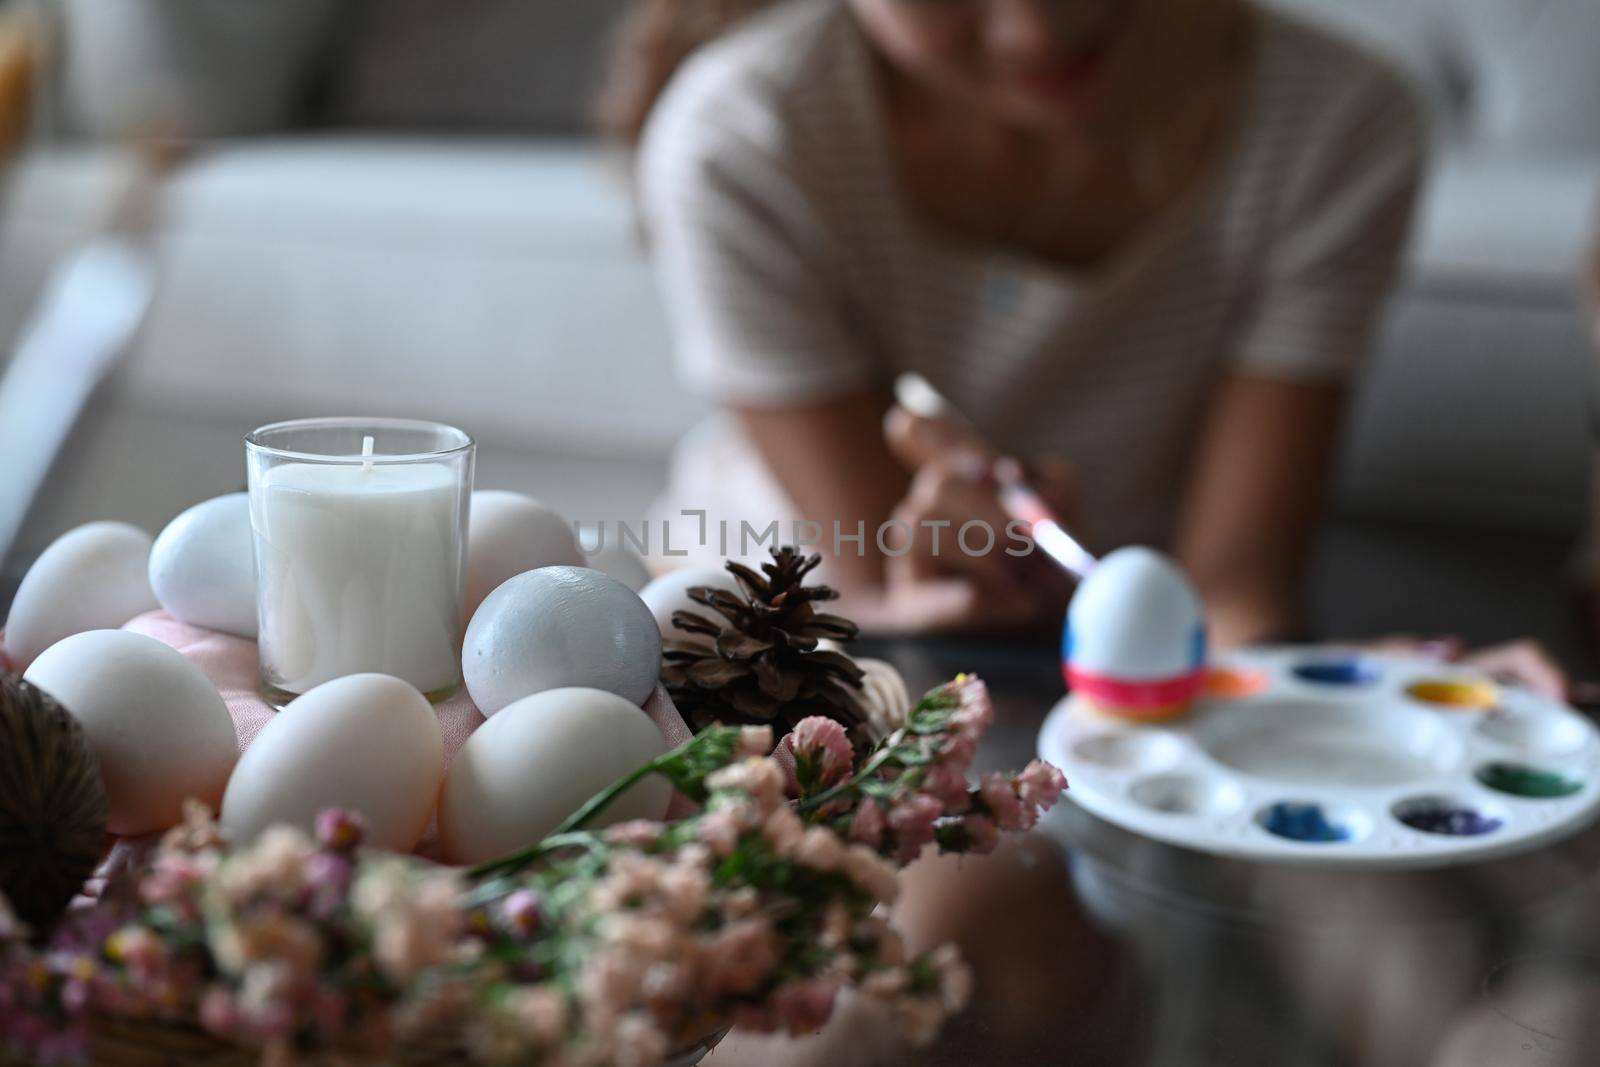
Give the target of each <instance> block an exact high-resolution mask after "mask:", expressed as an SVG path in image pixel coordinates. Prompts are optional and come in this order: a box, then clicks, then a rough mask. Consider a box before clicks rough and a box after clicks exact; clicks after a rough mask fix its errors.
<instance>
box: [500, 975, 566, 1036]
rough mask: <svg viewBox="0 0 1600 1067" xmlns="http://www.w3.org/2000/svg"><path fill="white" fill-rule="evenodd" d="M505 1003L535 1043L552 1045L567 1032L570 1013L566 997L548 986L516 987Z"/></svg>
mask: <svg viewBox="0 0 1600 1067" xmlns="http://www.w3.org/2000/svg"><path fill="white" fill-rule="evenodd" d="M506 1006H507V1007H508V1008H510V1010H511V1012H512V1014H513V1015H514V1016H515V1017H516V1019H517V1022H518V1023H519V1024H520V1026H521V1028H522V1029H523V1031H524V1032H525V1033H526V1034H527V1035H528V1037H530V1038H532V1039H533V1042H534V1044H536V1045H539V1046H549V1045H553V1044H555V1043H556V1042H557V1041H559V1040H561V1038H562V1036H563V1035H564V1034H565V1033H566V1029H567V1020H568V1018H569V1016H570V1011H569V1009H568V1007H567V998H566V997H565V996H563V995H562V994H561V992H560V991H559V990H556V989H554V988H552V987H551V986H548V985H537V986H534V987H533V988H531V989H522V990H518V991H517V992H515V993H513V994H511V996H510V998H509V999H508V1001H507V1004H506Z"/></svg>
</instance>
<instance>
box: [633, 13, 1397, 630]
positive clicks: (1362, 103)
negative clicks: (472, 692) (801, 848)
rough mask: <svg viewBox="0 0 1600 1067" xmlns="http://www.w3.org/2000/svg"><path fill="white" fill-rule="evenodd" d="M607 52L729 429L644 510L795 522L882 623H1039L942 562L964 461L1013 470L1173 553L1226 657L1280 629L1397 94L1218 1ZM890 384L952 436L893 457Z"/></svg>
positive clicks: (1384, 248) (867, 25)
mask: <svg viewBox="0 0 1600 1067" xmlns="http://www.w3.org/2000/svg"><path fill="white" fill-rule="evenodd" d="M758 9H765V10H758ZM713 39H715V40H713ZM708 42H709V43H708ZM702 45H704V47H701V46H702ZM691 51H693V52H694V55H693V57H692V58H689V59H688V60H687V62H681V61H683V60H685V57H686V56H688V54H689V53H690V52H691ZM622 56H623V61H622V62H621V64H619V67H618V71H617V78H616V81H615V82H614V84H613V86H612V91H611V94H610V97H609V102H610V112H611V115H612V118H613V121H614V124H615V126H616V127H617V129H619V130H620V131H621V132H622V133H623V134H624V135H626V136H628V137H629V138H631V139H633V140H635V141H636V142H637V143H638V144H639V147H640V154H639V169H638V179H639V186H640V192H641V201H642V204H643V209H644V217H645V222H646V224H647V227H648V232H649V235H650V238H651V240H652V243H653V250H654V254H655V256H656V259H657V262H658V264H659V269H660V272H661V277H662V279H663V284H664V287H665V292H666V296H667V302H668V310H669V313H670V315H671V319H672V325H673V330H674V334H675V342H676V350H677V353H678V358H679V360H680V362H681V367H682V370H683V373H684V375H685V376H686V377H687V379H688V380H689V381H690V382H691V383H692V384H693V385H694V386H695V387H697V388H698V389H699V390H701V391H702V392H704V393H705V394H706V395H708V396H710V397H711V398H713V399H714V400H715V401H716V402H717V403H718V404H719V405H720V406H721V408H722V409H723V410H724V411H725V412H726V415H727V417H726V418H725V419H724V420H723V421H722V422H721V423H719V424H718V425H717V426H716V427H715V428H708V429H704V430H703V431H702V432H701V433H698V434H696V435H693V436H692V437H691V439H690V440H689V441H688V442H686V443H685V446H684V447H683V448H682V449H681V450H680V454H679V456H678V457H677V461H676V463H675V474H674V483H673V486H672V489H671V492H670V494H669V498H668V505H669V507H668V509H667V512H668V514H672V513H675V512H676V510H677V509H678V508H705V509H707V510H708V511H709V512H710V514H711V517H712V519H716V518H719V517H720V518H727V519H730V520H732V522H733V528H734V529H735V530H737V528H738V525H737V524H738V520H740V519H747V520H749V521H750V522H751V525H752V527H753V528H754V529H757V530H760V529H762V528H763V527H765V526H766V524H767V523H768V522H769V521H770V520H771V519H774V518H784V519H788V518H789V517H790V516H797V517H804V518H809V519H813V520H817V521H818V522H819V523H820V524H821V527H822V529H823V531H824V533H823V535H822V538H821V540H822V545H821V548H822V550H823V551H824V552H825V553H827V552H829V551H830V550H833V551H832V556H833V558H832V559H831V560H830V561H829V565H830V575H831V578H832V580H833V581H834V582H836V583H837V584H840V585H841V586H843V587H844V590H845V592H846V594H847V597H848V600H849V602H848V604H847V606H846V609H845V610H847V611H851V612H853V613H855V615H856V616H857V617H858V618H860V619H861V620H862V621H863V622H864V623H866V624H868V625H870V626H875V627H878V628H888V629H924V628H934V627H952V626H962V627H982V626H1014V625H1019V624H1028V623H1030V622H1035V621H1040V620H1045V619H1050V620H1052V621H1053V620H1055V619H1057V618H1059V615H1058V612H1059V610H1060V606H1061V600H1062V596H1063V593H1064V590H1063V589H1062V587H1061V586H1060V585H1059V584H1056V583H1052V582H1049V581H1047V580H1045V578H1044V576H1045V574H1046V573H1047V572H1048V567H1047V566H1046V564H1045V563H1044V562H1043V561H1042V559H1041V558H1039V557H1038V556H1037V555H1034V556H1030V557H1026V558H1021V559H1018V558H1014V557H1012V556H1009V555H1007V554H1006V553H1005V552H1004V551H1003V550H1002V549H1003V548H1004V547H1006V542H1005V539H1004V536H1003V535H1002V536H1001V537H1000V539H999V541H998V542H997V544H996V546H995V547H993V548H992V549H991V550H990V551H988V552H981V551H978V552H972V553H970V554H969V552H968V551H966V550H964V548H962V547H961V546H958V545H957V544H956V543H955V537H954V535H955V532H956V531H957V530H958V529H959V527H960V526H961V525H962V524H963V523H965V522H967V521H968V520H971V519H974V518H977V519H983V520H985V521H988V522H989V523H990V525H991V527H992V528H993V529H995V530H997V531H1003V530H1004V527H1005V518H1004V516H1003V515H1001V514H1000V512H999V510H998V508H997V505H996V504H995V501H994V499H993V495H992V492H991V491H990V490H989V489H988V488H986V486H985V484H984V479H983V476H982V475H983V470H984V463H985V460H986V459H987V457H988V455H989V454H990V453H991V451H993V452H999V453H1007V454H1013V455H1019V456H1023V457H1026V458H1030V459H1033V460H1035V461H1038V462H1037V464H1036V469H1037V470H1038V471H1039V472H1041V477H1042V478H1043V480H1045V481H1046V482H1048V483H1049V487H1050V490H1051V492H1052V493H1053V495H1054V496H1055V499H1056V503H1057V505H1058V507H1060V508H1061V509H1062V510H1063V511H1064V512H1066V513H1067V514H1069V515H1070V516H1071V517H1072V518H1073V521H1074V522H1075V523H1077V524H1078V525H1079V526H1080V528H1081V530H1082V531H1085V532H1086V535H1087V539H1088V540H1089V541H1090V542H1091V547H1093V548H1097V549H1102V550H1105V549H1110V548H1113V547H1116V546H1118V545H1122V544H1128V543H1145V544H1153V545H1158V546H1163V547H1166V548H1168V549H1169V550H1171V551H1172V552H1174V553H1175V554H1176V555H1177V557H1178V558H1179V560H1180V561H1181V562H1182V563H1183V564H1184V565H1185V566H1186V567H1187V568H1188V570H1189V572H1190V573H1191V574H1192V575H1193V576H1194V578H1195V579H1196V581H1197V583H1198V584H1199V586H1200V588H1201V591H1202V594H1203V595H1204V596H1205V598H1206V602H1207V605H1208V609H1209V612H1210V616H1211V621H1212V627H1213V631H1214V634H1215V636H1216V639H1217V640H1218V641H1219V642H1220V643H1224V644H1227V643H1234V642H1238V641H1244V640H1254V639H1260V638H1266V637H1271V636H1275V635H1281V634H1283V633H1285V632H1287V631H1291V630H1293V629H1294V628H1295V627H1296V624H1297V623H1298V608H1299V605H1298V593H1299V590H1300V588H1301V585H1302V581H1301V579H1302V571H1303V568H1304V564H1305V559H1306V556H1307V550H1308V545H1309V542H1310V539H1311V535H1312V533H1313V531H1314V529H1315V524H1316V521H1317V519H1318V518H1319V515H1320V509H1321V503H1322V499H1323V495H1324V490H1325V487H1326V484H1327V479H1328V470H1329V466H1330V458H1331V454H1332V450H1333V446H1334V440H1335V434H1336V429H1337V426H1338V423H1339V416H1340V411H1341V406H1342V403H1343V399H1344V396H1345V393H1346V385H1347V383H1348V382H1349V380H1350V378H1351V375H1352V374H1353V372H1354V371H1355V369H1356V367H1357V365H1358V363H1359V360H1360V358H1361V355H1362V353H1363V351H1364V350H1365V348H1366V345H1367V341H1368V338H1369V335H1370V332H1371V327H1372V325H1373V322H1374V319H1375V317H1376V314H1377V312H1378V309H1379V306H1380V303H1381V300H1382V297H1383V294H1384V291H1385V289H1386V287H1387V285H1388V283H1389V280H1390V278H1391V276H1392V274H1393V270H1394V266H1395V262H1396V258H1397V255H1398V253H1399V250H1400V248H1401V246H1402V243H1403V240H1404V237H1405V233H1406V229H1407V223H1408V219H1409V216H1410V213H1411V206H1412V200H1413V194H1414V191H1415V188H1416V185H1417V179H1418V172H1419V166H1420V162H1421V156H1422V144H1423V130H1422V124H1421V122H1420V120H1419V115H1418V110H1417V108H1416V107H1415V106H1414V105H1413V102H1412V100H1411V98H1410V97H1409V96H1408V94H1407V93H1406V91H1404V89H1403V88H1402V85H1401V82H1400V81H1399V79H1398V78H1397V77H1396V76H1395V75H1394V74H1392V73H1391V72H1390V71H1389V70H1388V69H1387V68H1385V67H1384V66H1383V65H1382V64H1380V63H1379V62H1377V61H1376V60H1374V59H1373V58H1371V57H1369V56H1367V55H1365V54H1363V53H1361V52H1359V51H1357V50H1356V49H1354V48H1353V47H1352V46H1350V45H1348V44H1345V43H1341V42H1339V41H1337V40H1335V39H1334V38H1331V37H1329V36H1326V35H1324V34H1322V33H1321V32H1319V31H1317V30H1313V29H1311V28H1309V27H1307V26H1303V25H1301V24H1299V23H1296V22H1292V21H1289V20H1288V19H1287V18H1285V17H1283V16H1280V15H1276V14H1269V13H1267V12H1265V11H1263V10H1260V9H1258V8H1256V7H1254V6H1253V5H1251V4H1249V3H1246V2H1243V0H1161V2H1159V3H1158V2H1156V0H791V2H786V3H781V4H770V3H764V2H762V0H644V2H642V3H641V5H640V7H639V9H638V10H637V12H636V14H635V17H634V19H633V20H632V22H631V24H630V27H629V29H628V32H627V34H626V36H625V47H624V50H623V52H622ZM680 62H681V68H682V69H678V68H679V67H680ZM669 82H670V85H669ZM904 372H915V373H917V374H919V375H921V377H922V378H924V379H926V380H927V381H928V382H931V383H932V385H933V386H934V387H935V389H936V390H937V391H938V392H939V393H940V394H942V395H943V396H944V397H945V398H947V399H948V401H949V402H950V403H951V405H952V406H953V408H954V409H955V411H957V412H959V414H960V416H961V418H962V423H961V428H960V429H959V430H956V429H953V428H951V427H949V426H944V425H934V424H929V423H925V422H920V421H918V420H917V419H915V418H912V417H910V416H907V415H905V414H904V413H897V414H895V416H894V417H893V418H892V419H891V420H890V430H891V432H890V434H889V435H888V440H886V439H885V434H884V422H885V416H886V414H887V413H889V412H890V410H891V394H890V386H891V383H892V381H893V380H894V378H895V376H896V375H898V374H901V373H904ZM1048 475H1053V476H1048ZM769 501H770V503H768V502H769ZM891 518H893V519H897V520H899V521H900V522H901V523H902V524H904V525H903V526H902V527H901V529H902V530H904V529H906V528H909V529H910V530H913V531H915V532H916V535H917V536H916V539H915V542H914V545H913V546H912V548H911V550H910V551H909V552H906V553H905V554H903V555H896V554H895V553H897V552H900V551H901V550H902V548H903V547H904V545H903V544H902V542H903V541H904V537H903V535H902V534H901V533H895V534H893V535H892V536H890V537H889V538H888V539H887V544H886V546H884V547H886V548H887V549H888V551H887V552H886V551H880V550H879V546H878V545H875V544H874V541H875V540H876V539H875V537H874V531H876V530H878V529H879V528H880V525H881V524H883V523H884V522H885V521H886V520H889V519H891ZM834 520H838V522H839V524H840V526H841V528H842V530H843V531H844V532H845V533H846V534H847V535H849V534H853V533H855V532H857V531H858V529H864V530H865V531H866V537H865V538H864V541H862V542H852V541H844V542H841V543H839V544H834V543H832V538H831V529H830V528H831V526H832V523H833V522H834ZM945 523H948V524H949V525H941V524H945ZM858 524H860V526H858ZM941 534H942V535H943V537H942V544H939V545H938V547H937V549H936V548H935V544H936V542H935V538H937V537H939V536H940V535H941ZM972 540H976V541H978V542H980V546H981V541H982V539H981V538H974V539H972ZM966 547H968V548H971V547H978V546H974V545H972V543H971V541H969V542H968V545H967V546H966Z"/></svg>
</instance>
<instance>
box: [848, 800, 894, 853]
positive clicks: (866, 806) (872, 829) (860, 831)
mask: <svg viewBox="0 0 1600 1067" xmlns="http://www.w3.org/2000/svg"><path fill="white" fill-rule="evenodd" d="M888 825H889V820H888V819H887V818H885V817H884V814H883V809H882V808H880V807H878V802H877V801H875V800H873V799H872V798H871V797H866V798H864V799H863V800H862V801H861V806H860V807H858V808H856V813H855V815H854V816H853V817H852V818H851V820H850V840H852V841H859V842H861V843H862V844H864V845H870V846H871V847H873V848H877V847H878V846H879V845H880V844H882V842H883V831H884V829H885V828H887V827H888Z"/></svg>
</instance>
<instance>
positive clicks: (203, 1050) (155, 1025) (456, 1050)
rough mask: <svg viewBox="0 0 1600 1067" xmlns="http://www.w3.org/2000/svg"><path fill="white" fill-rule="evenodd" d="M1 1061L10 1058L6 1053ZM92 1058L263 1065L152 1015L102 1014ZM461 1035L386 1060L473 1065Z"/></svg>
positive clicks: (322, 1058) (136, 1063) (346, 1065)
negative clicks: (125, 1015) (151, 1017)
mask: <svg viewBox="0 0 1600 1067" xmlns="http://www.w3.org/2000/svg"><path fill="white" fill-rule="evenodd" d="M726 1033H727V1031H726V1030H722V1031H719V1032H718V1033H716V1034H713V1035H712V1036H710V1037H708V1038H707V1039H706V1040H704V1041H702V1042H700V1043H698V1044H696V1045H694V1046H692V1047H690V1048H687V1049H684V1050H683V1051H682V1052H679V1053H676V1054H675V1055H673V1056H671V1057H669V1058H668V1060H667V1061H666V1064H665V1067H694V1064H697V1063H699V1062H700V1061H701V1060H702V1059H704V1058H705V1057H706V1055H707V1054H708V1053H709V1052H710V1051H711V1050H712V1049H713V1048H715V1047H716V1046H717V1043H718V1042H719V1041H721V1040H722V1038H723V1035H724V1034H726ZM0 1062H4V1059H3V1057H0ZM89 1062H90V1063H92V1064H94V1065H95V1067H179V1065H182V1067H259V1065H260V1063H261V1053H260V1052H258V1051H256V1050H253V1049H245V1048H240V1047H239V1046H238V1045H235V1044H231V1043H230V1042H227V1041H224V1040H222V1039H221V1038H218V1037H214V1036H212V1035H211V1034H208V1033H206V1032H205V1031H203V1030H201V1029H199V1028H198V1027H191V1026H182V1025H178V1024H175V1023H163V1022H156V1021H154V1020H148V1019H115V1018H99V1019H96V1020H95V1023H94V1026H93V1027H92V1028H91V1030H90V1034H89ZM469 1062H470V1061H469V1060H468V1059H467V1056H466V1053H465V1052H464V1051H463V1049H462V1048H461V1044H460V1042H459V1041H455V1040H452V1039H450V1038H449V1037H448V1036H446V1035H439V1036H438V1037H436V1038H433V1039H429V1040H412V1041H407V1042H405V1044H404V1045H402V1046H401V1047H399V1048H397V1049H396V1050H395V1055H394V1056H392V1057H390V1058H388V1059H386V1060H384V1061H383V1063H384V1064H385V1065H393V1067H467V1064H468V1063H469ZM368 1064H371V1065H373V1067H376V1061H373V1060H371V1059H370V1058H367V1057H363V1056H357V1055H351V1054H339V1053H336V1052H330V1053H325V1054H318V1055H315V1056H309V1057H306V1058H303V1059H300V1060H297V1061H296V1067H366V1065H368Z"/></svg>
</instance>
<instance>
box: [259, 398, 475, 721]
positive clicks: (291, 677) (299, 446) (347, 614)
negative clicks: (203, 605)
mask: <svg viewBox="0 0 1600 1067" xmlns="http://www.w3.org/2000/svg"><path fill="white" fill-rule="evenodd" d="M475 450H476V446H475V445H474V443H473V440H472V438H471V437H470V436H468V435H467V434H466V433H464V432H462V431H461V430H458V429H456V428H454V427H452V426H443V425H440V424H439V423H433V422H420V421H415V420H410V419H364V418H324V419H297V420H295V421H292V422H277V423H273V424H272V425H270V426H263V427H261V428H260V429H258V430H256V431H254V432H253V433H251V434H250V435H249V436H247V437H246V438H245V465H246V472H247V476H248V479H249V490H250V525H251V528H252V529H253V531H254V535H255V536H254V541H255V563H256V612H257V616H258V618H259V622H260V637H259V640H260V647H261V681H262V687H263V691H264V693H265V695H266V696H267V698H268V699H269V700H271V701H273V702H274V703H278V704H282V703H285V702H287V701H289V700H292V699H293V698H294V697H296V696H298V695H299V694H301V693H304V692H306V691H307V690H308V689H311V688H313V687H315V686H318V685H321V684H322V683H323V682H326V681H330V680H331V679H334V678H341V677H344V676H345V675H347V674H362V673H366V672H376V673H379V674H390V675H394V676H395V677H396V678H401V679H404V680H405V681H407V682H410V683H411V684H412V685H414V686H416V687H417V689H419V690H421V691H422V692H423V693H424V694H425V695H426V696H427V697H428V699H429V700H432V701H440V700H443V699H445V698H446V697H448V696H449V695H450V694H452V693H454V692H455V690H456V688H457V687H458V686H459V685H460V683H461V628H462V620H461V614H462V610H461V609H462V590H463V587H464V585H465V580H466V542H467V518H468V510H469V507H470V503H471V497H472V470H473V462H474V458H475V457H474V452H475Z"/></svg>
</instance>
